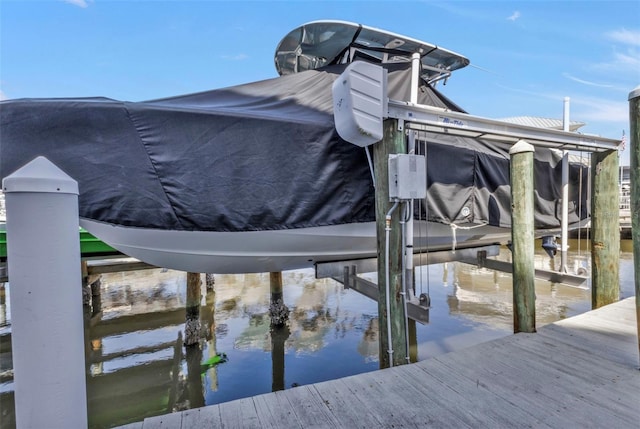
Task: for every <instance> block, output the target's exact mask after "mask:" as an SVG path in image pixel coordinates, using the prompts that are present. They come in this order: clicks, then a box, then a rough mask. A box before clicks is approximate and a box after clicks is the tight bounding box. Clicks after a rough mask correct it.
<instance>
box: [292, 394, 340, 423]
mask: <svg viewBox="0 0 640 429" xmlns="http://www.w3.org/2000/svg"><path fill="white" fill-rule="evenodd" d="M282 394H283V396H285V397H286V398H287V400H288V401H289V403H290V404H291V407H292V409H293V412H294V413H295V415H296V416H297V418H298V421H299V422H300V424H301V425H302V427H304V428H319V427H339V426H340V422H339V421H338V420H337V419H336V417H335V416H334V415H333V413H332V412H331V411H330V410H329V409H328V408H327V405H326V403H325V402H324V400H323V399H322V397H321V396H320V394H319V393H318V392H317V391H316V390H315V389H314V388H313V387H312V386H299V387H295V388H293V389H291V390H285V391H283V392H282Z"/></svg>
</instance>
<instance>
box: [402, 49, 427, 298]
mask: <svg viewBox="0 0 640 429" xmlns="http://www.w3.org/2000/svg"><path fill="white" fill-rule="evenodd" d="M419 87H420V54H419V53H414V54H413V55H412V56H411V96H410V101H411V102H412V103H414V104H417V103H418V88H419ZM415 152H416V132H415V131H413V130H412V131H409V139H408V145H407V153H409V154H414V153H415ZM425 155H426V154H425ZM408 204H409V208H408V211H409V219H408V220H407V222H406V225H405V236H406V243H405V249H404V252H405V256H404V258H405V259H404V260H405V263H404V266H405V272H404V283H405V292H406V293H407V299H410V297H412V296H413V294H414V283H415V282H414V272H413V200H411V201H409V203H408Z"/></svg>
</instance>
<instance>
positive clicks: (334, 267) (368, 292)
mask: <svg viewBox="0 0 640 429" xmlns="http://www.w3.org/2000/svg"><path fill="white" fill-rule="evenodd" d="M498 253H500V246H499V245H497V244H494V245H490V246H482V247H473V248H467V249H457V250H455V251H452V250H443V251H434V252H426V253H414V255H413V266H414V267H416V266H420V265H427V264H440V263H443V262H451V261H462V260H466V261H469V260H474V258H476V259H477V260H478V264H480V263H483V261H485V260H486V259H487V257H488V256H496V255H498ZM315 267H316V278H318V279H323V278H331V279H334V280H335V281H337V282H339V283H342V284H343V285H344V287H345V289H353V290H355V291H356V292H359V293H361V294H362V295H364V296H366V297H368V298H371V299H373V300H376V301H377V300H378V285H377V284H375V283H374V282H372V281H369V280H366V279H364V278H362V277H360V276H358V274H359V273H373V272H377V271H378V260H377V258H367V259H353V260H349V261H336V262H318V263H316V265H315ZM407 313H408V317H409V318H410V319H413V320H415V321H416V322H419V323H422V324H427V323H429V305H428V303H424V302H421V301H420V298H418V297H412V298H411V299H409V300H407Z"/></svg>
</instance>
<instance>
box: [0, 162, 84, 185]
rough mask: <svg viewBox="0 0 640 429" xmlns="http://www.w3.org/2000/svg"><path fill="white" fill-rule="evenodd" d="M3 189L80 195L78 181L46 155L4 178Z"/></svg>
mask: <svg viewBox="0 0 640 429" xmlns="http://www.w3.org/2000/svg"><path fill="white" fill-rule="evenodd" d="M2 190H3V191H4V192H6V193H9V192H43V193H60V194H75V195H78V182H76V181H75V180H73V179H72V178H71V177H69V176H68V175H67V173H65V172H64V171H62V170H60V169H59V168H58V167H57V166H56V165H55V164H53V163H52V162H51V161H49V160H48V159H47V158H45V157H44V156H39V157H37V158H36V159H34V160H33V161H31V162H29V163H28V164H26V165H25V166H23V167H21V168H19V169H18V170H16V171H15V172H14V173H12V174H10V175H9V176H7V177H5V178H4V179H3V180H2Z"/></svg>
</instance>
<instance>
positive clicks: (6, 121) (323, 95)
mask: <svg viewBox="0 0 640 429" xmlns="http://www.w3.org/2000/svg"><path fill="white" fill-rule="evenodd" d="M408 67H409V65H407V64H398V65H387V68H388V70H389V97H390V98H392V99H395V100H408V99H409V92H410V86H409V83H410V69H409V68H408ZM343 70H344V66H331V67H328V68H325V69H320V70H310V71H306V72H302V73H298V74H292V75H287V76H283V77H278V78H274V79H269V80H265V81H260V82H255V83H250V84H246V85H240V86H235V87H230V88H225V89H218V90H213V91H207V92H202V93H197V94H191V95H185V96H179V97H172V98H165V99H159V100H152V101H146V102H123V101H116V100H111V99H107V98H76V99H74V98H65V99H18V100H6V101H3V102H1V103H0V132H1V135H0V176H1V177H2V178H4V177H6V176H7V175H9V174H11V173H12V172H13V171H15V170H17V169H18V168H20V167H21V166H23V165H25V164H26V163H28V162H29V161H31V160H32V159H34V158H35V157H36V156H39V155H43V156H45V157H47V158H48V159H49V160H50V161H52V162H53V163H54V164H56V165H57V166H58V167H60V168H61V169H62V170H63V171H65V172H66V173H67V174H69V175H70V176H71V177H72V178H74V179H75V180H77V181H78V184H79V189H80V197H79V209H80V216H81V217H82V218H88V219H93V220H96V221H101V222H107V223H111V224H116V225H123V226H132V227H141V228H158V229H169V230H187V231H255V230H271V229H290V228H303V227H314V226H323V225H334V224H346V223H355V222H367V221H373V220H375V210H374V190H373V185H372V179H371V173H370V170H369V165H368V162H367V157H366V153H365V150H364V149H362V148H360V147H357V146H354V145H352V144H349V143H347V142H345V141H344V140H342V139H341V138H340V137H339V136H338V134H337V133H336V130H335V128H334V123H333V111H332V104H333V103H332V95H331V85H332V83H333V81H334V80H335V79H336V77H337V76H338V75H339V74H340V73H341V72H342V71H343ZM419 103H421V104H427V105H432V106H440V107H446V108H449V109H451V110H455V111H462V110H461V109H460V108H459V107H458V106H456V105H455V104H454V103H453V102H451V101H450V100H448V99H447V98H446V97H444V96H443V95H442V94H440V93H439V92H438V91H437V90H436V89H434V88H432V87H430V86H428V85H425V86H423V87H422V88H421V91H420V94H419ZM420 140H421V142H422V144H421V145H419V147H420V148H421V150H424V149H425V148H426V152H427V159H428V162H427V164H428V166H427V172H428V179H427V180H428V189H429V192H428V198H427V200H426V201H425V204H416V212H415V216H416V217H421V218H423V219H424V218H425V216H426V217H428V219H429V220H431V221H436V222H441V223H465V222H472V223H488V224H491V225H496V226H504V227H508V226H510V222H511V219H510V215H509V213H510V201H509V200H510V198H509V156H508V147H506V146H496V145H491V144H488V143H486V142H482V141H479V140H474V139H470V138H461V137H451V136H442V135H435V134H434V135H429V134H423V135H421V136H420ZM559 160H560V156H559V154H557V153H555V152H554V151H552V150H548V149H538V150H537V152H536V164H535V183H536V188H537V192H536V215H535V220H536V227H538V228H549V227H557V226H558V225H559V224H560V221H559V219H560V205H559V199H560V195H561V193H560V183H561V182H560V179H561V171H560V164H559ZM581 170H582V169H580V167H579V166H573V167H572V170H571V174H570V178H571V181H572V182H573V184H575V185H576V186H570V189H572V190H573V192H572V195H571V201H572V202H573V204H572V205H571V210H570V219H569V220H570V222H574V221H576V220H578V217H580V218H585V217H586V216H587V212H586V209H587V204H586V196H584V195H583V196H582V197H581V196H579V195H578V192H577V190H578V189H579V187H578V186H577V184H578V183H579V181H580V176H581V174H582V175H583V180H584V183H586V171H583V172H582V173H581ZM585 170H586V169H585ZM585 194H586V193H585ZM579 200H582V201H581V204H580V201H579ZM579 206H580V207H582V208H583V209H582V213H580V214H579V216H578V213H577V210H576V208H577V207H579ZM465 208H466V209H465Z"/></svg>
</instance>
